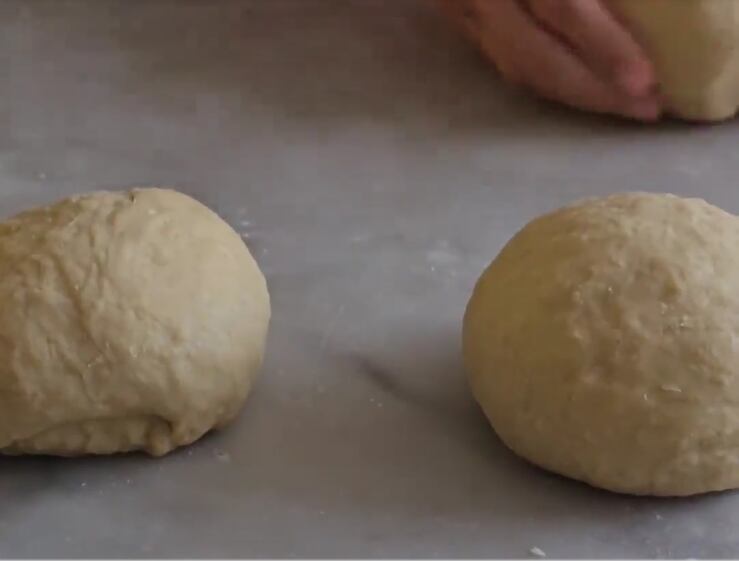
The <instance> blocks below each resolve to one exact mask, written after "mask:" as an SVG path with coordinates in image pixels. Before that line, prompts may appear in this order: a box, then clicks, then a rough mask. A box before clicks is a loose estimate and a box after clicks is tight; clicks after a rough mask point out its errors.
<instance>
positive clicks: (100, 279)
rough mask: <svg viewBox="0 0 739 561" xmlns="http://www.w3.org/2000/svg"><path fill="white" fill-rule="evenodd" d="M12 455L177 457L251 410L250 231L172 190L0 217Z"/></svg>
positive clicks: (0, 324)
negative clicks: (243, 233)
mask: <svg viewBox="0 0 739 561" xmlns="http://www.w3.org/2000/svg"><path fill="white" fill-rule="evenodd" d="M0 302H2V305H0V451H1V452H3V453H6V454H24V453H28V454H57V455H78V454H111V453H114V452H126V451H131V450H145V451H146V452H148V453H150V454H153V455H157V456H158V455H161V454H166V453H167V452H169V451H171V450H172V449H174V448H176V447H177V446H182V445H185V444H189V443H191V442H193V441H195V440H197V439H198V438H200V437H201V436H202V435H203V434H204V433H206V432H207V431H209V430H210V429H212V428H215V427H222V426H224V425H225V424H226V423H228V422H229V421H230V420H232V419H233V418H234V416H235V415H236V414H237V412H238V411H239V409H240V407H241V405H242V403H243V402H244V400H245V398H246V396H247V394H248V393H249V389H250V387H251V385H252V381H253V379H254V376H255V375H256V373H257V370H258V368H259V366H260V363H261V361H262V355H263V351H264V346H265V339H266V335H267V327H268V323H269V316H270V306H269V295H268V293H267V287H266V284H265V280H264V277H263V276H262V273H261V272H260V270H259V268H258V267H257V264H256V263H255V262H254V259H252V257H251V255H250V254H249V252H248V250H247V249H246V247H245V246H244V243H243V242H242V240H241V238H240V237H239V235H238V234H237V233H236V232H234V231H233V230H232V229H231V228H230V227H229V226H228V225H227V224H226V223H225V222H224V221H222V220H221V219H220V218H219V217H218V216H217V215H216V214H214V213H213V212H211V211H210V210H208V209H207V208H206V207H205V206H203V205H202V204H200V203H198V202H196V201H195V200H193V199H191V198H189V197H187V196H185V195H183V194H180V193H177V192H175V191H169V190H163V189H136V190H133V191H130V192H127V193H123V192H115V193H106V192H101V193H94V194H88V195H83V196H77V197H72V198H69V199H66V200H63V201H61V202H58V203H56V204H54V205H51V206H48V207H45V208H39V209H36V210H31V211H29V212H25V213H23V214H20V215H18V216H16V217H14V218H11V219H10V220H8V221H6V222H3V223H0Z"/></svg>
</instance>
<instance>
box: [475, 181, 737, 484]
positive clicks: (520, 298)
mask: <svg viewBox="0 0 739 561" xmlns="http://www.w3.org/2000/svg"><path fill="white" fill-rule="evenodd" d="M463 347H464V360H465V365H466V369H467V372H468V376H469V381H470V384H471V387H472V391H473V393H474V396H475V398H476V399H477V401H478V402H479V403H480V405H481V407H482V409H483V410H484V412H485V414H486V416H487V417H488V419H489V420H490V422H491V424H492V425H493V427H494V428H495V430H496V432H497V433H498V435H499V436H500V438H501V439H502V440H503V442H504V443H505V444H506V445H507V446H508V447H509V448H511V449H512V450H513V451H514V452H516V453H517V454H518V455H520V456H522V457H524V458H526V459H528V460H529V461H531V462H532V463H534V464H537V465H539V466H540V467H543V468H546V469H548V470H551V471H554V472H557V473H559V474H562V475H565V476H568V477H571V478H574V479H578V480H581V481H584V482H587V483H590V484H591V485H594V486H597V487H602V488H605V489H608V490H612V491H616V492H622V493H629V494H638V495H660V496H677V495H691V494H697V493H704V492H709V491H718V490H724V489H730V488H735V487H738V486H739V220H738V219H737V218H736V217H735V216H733V215H731V214H729V213H727V212H724V211H723V210H721V209H719V208H717V207H715V206H712V205H710V204H708V203H706V202H705V201H703V200H699V199H684V198H680V197H676V196H672V195H661V194H646V193H632V194H622V195H613V196H610V197H606V198H602V199H593V200H587V201H582V202H579V203H575V204H573V205H571V206H568V207H566V208H563V209H560V210H557V211H554V212H552V213H549V214H546V215H544V216H542V217H539V218H537V219H535V220H533V221H532V222H530V223H529V224H528V225H527V226H525V227H524V228H523V229H522V230H521V231H520V232H519V233H517V234H516V235H515V236H514V237H513V238H512V239H511V240H510V241H509V242H508V244H507V245H506V246H505V247H504V248H503V250H502V251H501V252H500V254H499V255H498V257H496V259H495V260H494V261H493V262H492V264H491V265H490V266H489V267H488V269H487V270H486V271H485V272H484V273H483V275H482V276H481V277H480V279H479V281H478V283H477V285H476V287H475V289H474V292H473V295H472V297H471V299H470V302H469V304H468V307H467V310H466V313H465V318H464V328H463Z"/></svg>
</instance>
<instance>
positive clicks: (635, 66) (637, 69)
mask: <svg viewBox="0 0 739 561" xmlns="http://www.w3.org/2000/svg"><path fill="white" fill-rule="evenodd" d="M616 82H617V84H618V86H619V87H620V88H621V89H622V90H623V91H624V93H626V94H628V95H632V96H635V97H643V96H645V95H649V94H650V93H652V90H653V88H654V86H655V82H654V72H653V70H652V67H651V65H649V64H645V63H630V64H627V65H625V66H622V67H621V68H620V69H619V70H618V71H617V73H616Z"/></svg>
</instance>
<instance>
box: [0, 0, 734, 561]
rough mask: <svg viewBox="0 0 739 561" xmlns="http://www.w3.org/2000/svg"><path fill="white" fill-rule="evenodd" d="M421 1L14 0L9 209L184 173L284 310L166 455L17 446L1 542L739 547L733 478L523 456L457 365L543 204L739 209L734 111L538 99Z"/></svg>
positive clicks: (111, 552) (50, 548)
mask: <svg viewBox="0 0 739 561" xmlns="http://www.w3.org/2000/svg"><path fill="white" fill-rule="evenodd" d="M428 4H429V3H428V2H426V1H425V0H418V1H415V0H399V1H395V2H390V1H385V0H341V1H336V0H259V1H257V0H254V1H243V2H239V1H220V2H219V1H212V2H200V1H182V0H180V1H174V0H172V1H159V0H150V1H147V2H131V1H129V0H120V1H115V2H113V1H105V0H89V1H85V2H79V1H59V0H33V1H29V0H17V1H16V0H4V1H3V2H2V3H1V4H0V59H1V60H2V65H1V67H2V70H3V79H2V81H0V94H1V95H0V125H1V126H0V180H1V183H0V190H1V191H0V214H2V215H4V216H5V215H9V214H11V213H13V212H15V211H18V210H20V209H21V208H24V207H27V206H31V205H35V204H39V203H42V202H48V201H50V200H52V199H56V198H59V197H61V196H63V195H68V194H72V193H74V192H78V191H87V190H92V189H96V188H101V187H105V188H111V187H128V186H133V185H152V184H153V185H172V186H177V187H179V188H180V189H182V190H183V191H185V192H187V193H190V194H192V195H194V196H196V197H197V198H199V199H200V200H202V201H203V202H205V203H206V204H209V205H210V206H212V207H213V208H215V209H216V210H217V211H218V212H219V213H220V214H221V215H222V216H223V217H224V218H226V219H227V220H228V221H229V222H230V223H231V224H232V225H233V226H234V227H235V228H236V229H238V230H239V231H240V232H241V233H242V234H243V235H244V237H245V238H246V239H247V241H248V244H249V246H250V248H251V249H252V251H253V253H254V255H255V257H256V258H257V259H258V261H259V263H260V264H261V266H262V268H263V270H264V272H265V274H266V276H267V277H268V281H269V285H270V290H271V293H272V301H273V310H274V317H273V323H272V330H271V334H270V341H269V350H268V357H267V360H266V363H265V366H264V368H263V371H262V376H261V378H260V380H259V382H258V383H257V386H256V389H255V391H254V393H253V394H252V396H251V397H250V399H249V401H248V403H247V406H246V407H245V409H244V413H243V415H242V416H241V417H240V418H239V419H238V421H237V422H236V424H235V425H234V426H232V427H231V428H230V429H228V430H226V431H224V432H222V433H218V434H214V435H212V436H210V437H208V438H206V439H204V440H203V441H201V442H200V443H198V444H196V445H195V446H192V447H190V448H189V449H184V450H181V451H179V452H177V453H174V454H172V455H171V456H169V457H166V458H164V459H159V460H154V459H150V458H147V457H144V456H139V455H129V456H120V457H112V458H102V459H94V458H93V459H81V460H64V459H16V458H6V459H0V556H52V555H53V556H101V557H106V556H132V557H135V556H180V557H196V556H221V557H223V556H269V557H272V556H280V557H288V556H363V557H377V556H394V557H413V556H427V557H437V556H445V557H456V556H465V557H470V556H511V557H526V556H531V553H530V551H529V550H530V548H532V547H538V548H541V549H542V550H543V551H544V552H546V554H547V555H548V556H550V557H557V556H573V557H583V556H588V557H608V556H618V557H632V556H644V557H705V556H711V557H726V556H737V555H739V532H738V531H737V527H739V495H737V494H731V493H727V494H720V495H712V496H706V497H701V498H694V499H684V500H656V499H638V498H629V497H622V496H616V495H612V494H608V493H604V492H599V491H596V490H593V489H590V488H588V487H586V486H584V485H581V484H577V483H574V482H569V481H567V480H564V479H561V478H558V477H555V476H551V475H548V474H546V473H544V472H542V471H539V470H537V469H534V468H532V467H529V466H528V465H527V464H525V463H523V462H521V461H519V460H517V459H515V458H514V457H513V456H512V455H511V454H510V453H508V452H507V451H506V450H505V449H504V448H503V446H502V445H501V444H500V443H499V441H498V440H497V439H496V437H495V435H494V434H493V432H492V430H491V429H490V428H489V426H488V425H487V423H486V421H485V420H484V418H483V416H482V415H481V413H480V412H479V411H478V409H477V408H476V407H475V405H474V403H473V401H472V400H471V398H470V396H469V393H468V391H467V388H466V386H465V382H464V378H463V374H462V364H461V358H460V323H461V317H462V313H463V311H464V306H465V304H466V301H467V298H468V296H469V294H470V291H471V289H472V286H473V283H474V281H475V279H476V278H477V276H478V275H479V273H480V272H481V271H482V269H483V267H484V266H485V265H486V264H487V263H488V262H489V261H490V259H491V258H492V257H493V256H494V255H495V254H496V253H497V251H498V250H499V249H500V247H501V246H502V244H503V243H505V241H506V240H507V239H508V238H509V237H510V236H511V235H512V234H513V233H514V232H515V231H516V230H517V229H518V228H519V227H521V226H522V225H523V224H524V223H525V222H526V221H527V220H529V219H530V218H532V217H533V216H535V215H536V214H538V213H541V212H543V211H545V210H548V209H551V208H553V207H556V206H559V205H561V204H563V203H566V202H569V201H571V200H573V199H575V198H578V197H582V196H586V195H598V194H605V193H609V192H612V191H620V190H656V191H673V192H676V193H680V194H694V195H699V196H703V197H705V198H707V199H708V200H710V201H711V202H713V203H716V204H718V205H720V206H723V207H724V208H726V209H727V210H730V211H733V212H736V211H739V186H738V185H737V180H736V177H735V175H736V173H737V169H738V168H739V160H737V157H736V154H737V150H738V149H739V123H733V124H727V125H722V126H718V127H690V126H686V125H677V124H669V125H664V126H660V127H657V128H652V127H640V126H635V125H629V124H625V123H622V122H617V121H612V120H607V119H599V118H594V117H588V116H584V115H580V114H575V113H572V112H569V111H566V110H563V109H559V108H555V107H551V106H549V105H547V104H541V103H537V102H533V101H531V100H530V99H529V98H527V97H526V96H522V95H520V94H514V93H511V92H510V91H508V90H506V89H505V88H503V87H502V86H501V85H500V84H499V83H498V82H497V81H496V79H495V77H494V76H493V74H492V73H491V72H490V71H489V68H487V67H486V66H485V65H484V64H483V63H482V61H481V60H480V59H479V58H478V57H477V56H476V55H475V54H474V53H473V52H472V50H471V49H470V48H469V47H468V46H467V45H466V44H465V43H464V42H463V41H461V40H460V39H459V38H458V37H456V36H455V35H454V34H453V33H451V32H450V31H449V30H448V29H447V28H446V26H445V25H444V24H443V22H442V21H441V20H439V19H438V18H437V17H436V15H435V14H434V12H433V11H432V10H430V9H429V7H428ZM535 344H536V341H532V346H533V345H535Z"/></svg>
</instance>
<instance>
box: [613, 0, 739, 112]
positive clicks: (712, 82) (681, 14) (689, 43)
mask: <svg viewBox="0 0 739 561" xmlns="http://www.w3.org/2000/svg"><path fill="white" fill-rule="evenodd" d="M612 5H613V7H614V9H615V10H616V11H617V12H618V13H619V14H620V15H621V16H622V17H623V19H624V20H625V21H626V23H627V24H628V25H629V27H630V28H632V29H633V31H634V33H635V35H636V36H637V38H638V39H639V40H640V41H641V43H642V44H643V46H644V47H645V48H646V50H647V52H648V53H649V55H650V56H651V57H652V59H653V62H654V64H655V67H656V70H657V78H658V81H659V83H660V86H661V89H662V93H663V94H664V96H665V97H666V99H667V102H668V104H669V107H670V108H671V110H672V112H673V113H675V114H676V115H678V116H680V117H683V118H686V119H689V120H696V121H720V120H723V119H727V118H730V117H732V116H734V114H735V113H736V112H737V109H738V108H739V0H612Z"/></svg>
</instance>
